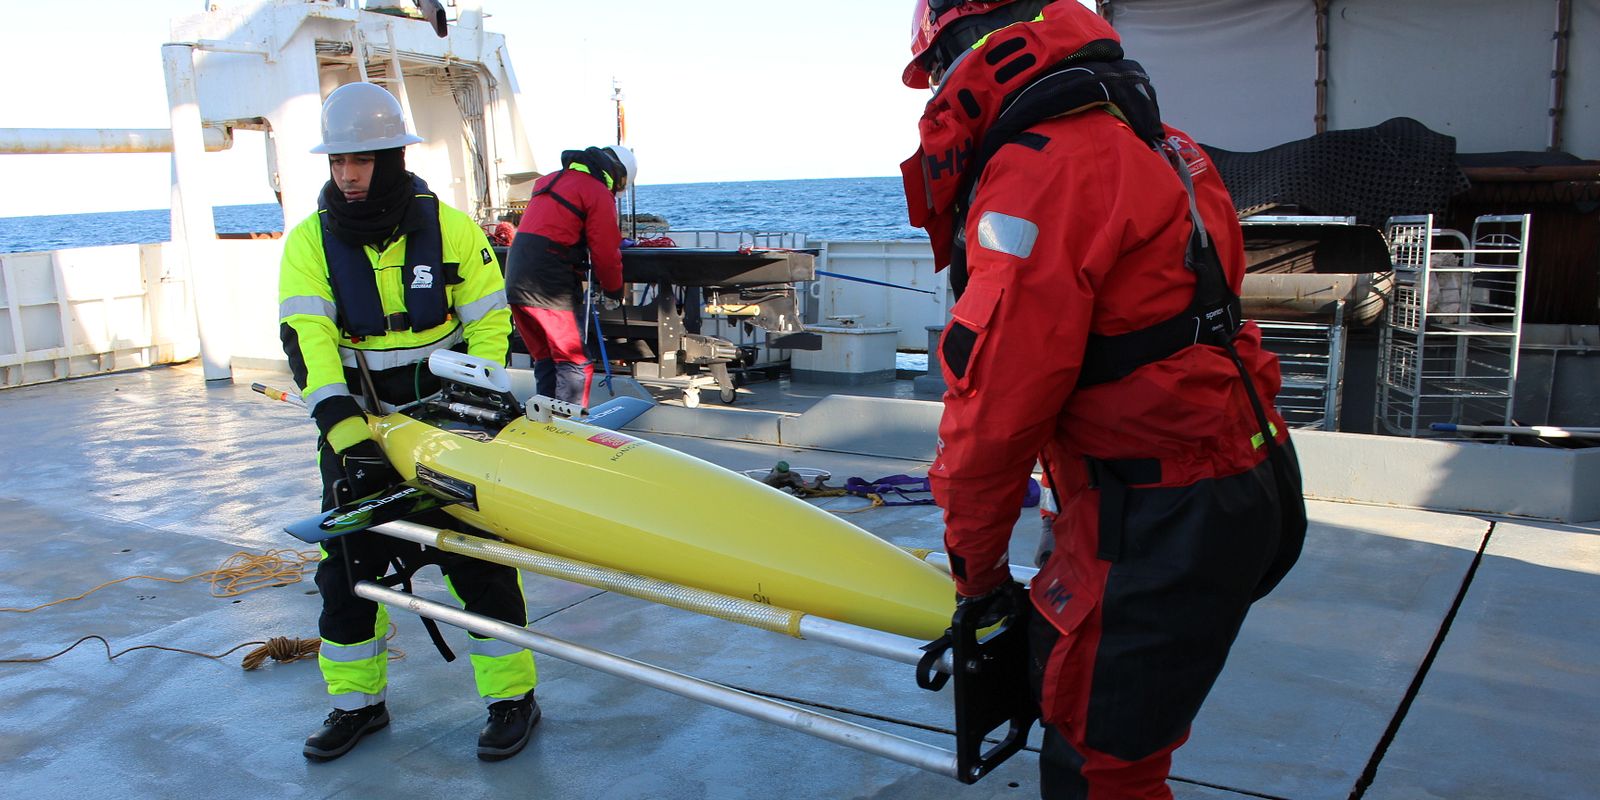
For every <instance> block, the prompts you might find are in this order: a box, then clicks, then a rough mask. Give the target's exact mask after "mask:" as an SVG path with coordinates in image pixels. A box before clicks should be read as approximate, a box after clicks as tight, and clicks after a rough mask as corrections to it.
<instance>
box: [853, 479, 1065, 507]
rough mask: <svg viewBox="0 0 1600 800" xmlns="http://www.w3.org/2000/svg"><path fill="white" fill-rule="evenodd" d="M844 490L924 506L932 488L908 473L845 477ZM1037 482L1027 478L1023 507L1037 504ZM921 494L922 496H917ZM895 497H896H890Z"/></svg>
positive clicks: (885, 501) (889, 503) (886, 501)
mask: <svg viewBox="0 0 1600 800" xmlns="http://www.w3.org/2000/svg"><path fill="white" fill-rule="evenodd" d="M844 490H845V491H846V492H849V493H850V494H853V495H857V496H859V497H866V496H867V495H873V494H875V495H877V496H878V497H879V499H881V500H883V504H884V505H886V506H926V505H932V504H933V489H932V488H931V487H930V486H929V485H928V479H927V478H926V477H922V478H913V477H912V476H910V475H885V476H884V477H882V478H878V479H877V480H872V481H869V480H866V479H864V478H846V479H845V481H844ZM1039 491H1040V490H1039V482H1038V481H1036V480H1034V479H1032V478H1029V479H1028V491H1027V494H1026V495H1025V496H1024V497H1023V499H1022V507H1023V508H1033V507H1034V506H1037V505H1039ZM917 495H922V496H917ZM891 498H897V499H891Z"/></svg>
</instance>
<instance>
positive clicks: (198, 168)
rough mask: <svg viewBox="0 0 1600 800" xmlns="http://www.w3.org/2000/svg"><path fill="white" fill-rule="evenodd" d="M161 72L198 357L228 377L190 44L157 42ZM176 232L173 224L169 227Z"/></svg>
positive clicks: (216, 374) (220, 276) (213, 376)
mask: <svg viewBox="0 0 1600 800" xmlns="http://www.w3.org/2000/svg"><path fill="white" fill-rule="evenodd" d="M161 61H162V66H163V67H164V68H165V71H166V77H167V104H168V107H169V109H170V111H171V117H172V164H173V191H172V201H173V209H172V211H173V215H174V217H175V218H176V217H181V218H182V222H183V230H182V233H183V238H182V239H181V240H180V241H176V242H175V244H176V245H177V246H178V247H179V248H181V249H182V251H183V253H184V255H185V260H186V261H187V262H188V268H189V270H188V272H189V281H190V284H191V286H192V287H193V292H194V295H193V296H194V310H195V324H196V326H197V328H198V329H199V333H200V360H201V362H202V364H203V365H204V372H205V379H206V380H207V381H208V382H209V381H231V380H233V366H232V363H231V359H232V351H231V349H230V346H231V342H230V338H231V336H230V334H231V328H230V325H231V324H232V323H231V321H230V320H229V319H228V305H229V302H228V294H229V292H228V284H227V280H228V279H227V273H226V272H225V271H223V268H222V265H220V264H218V263H216V256H215V250H216V248H215V247H214V246H213V243H215V242H216V239H217V229H216V223H215V222H214V221H213V220H212V218H211V198H210V194H209V193H208V191H207V188H206V184H205V172H204V168H203V167H204V165H203V164H202V163H201V157H202V155H203V154H204V152H205V145H204V141H203V138H202V133H201V119H200V97H199V92H198V91H197V89H196V86H195V71H194V46H193V45H186V44H167V45H162V47H161ZM173 227H174V229H175V232H176V228H177V225H174V226H173Z"/></svg>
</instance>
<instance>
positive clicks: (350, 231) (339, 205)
mask: <svg viewBox="0 0 1600 800" xmlns="http://www.w3.org/2000/svg"><path fill="white" fill-rule="evenodd" d="M373 154H374V155H376V156H377V158H378V160H377V162H376V163H374V164H373V165H372V184H371V185H370V186H369V187H368V188H367V199H365V200H360V201H357V202H354V203H351V202H348V201H346V200H345V199H344V192H341V191H339V187H338V186H337V185H336V184H335V183H334V182H333V179H332V178H331V177H330V178H329V179H328V183H327V184H326V185H324V186H323V187H322V205H323V207H324V208H326V209H328V228H329V230H331V231H333V234H334V235H335V236H338V237H339V238H340V239H342V240H343V241H345V242H347V243H349V244H353V245H355V246H357V247H364V246H367V245H381V244H383V243H384V242H386V241H389V240H390V239H392V238H394V237H395V235H396V229H397V228H399V227H400V223H401V222H403V221H404V220H405V217H406V210H407V209H409V208H410V207H411V198H412V196H413V195H414V194H415V191H414V190H413V188H412V183H411V173H409V172H407V171H406V151H405V148H403V147H393V148H390V149H388V150H377V151H374V153H373ZM329 173H330V175H331V173H332V170H331V168H330V170H329Z"/></svg>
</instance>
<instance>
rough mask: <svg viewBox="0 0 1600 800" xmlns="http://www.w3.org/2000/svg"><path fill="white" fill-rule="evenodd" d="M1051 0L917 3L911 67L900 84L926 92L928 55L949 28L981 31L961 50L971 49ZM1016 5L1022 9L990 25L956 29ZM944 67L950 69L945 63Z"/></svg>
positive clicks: (931, 62)
mask: <svg viewBox="0 0 1600 800" xmlns="http://www.w3.org/2000/svg"><path fill="white" fill-rule="evenodd" d="M1051 1H1052V0H917V10H916V12H915V13H914V14H913V15H912V17H911V63H909V64H907V65H906V69H905V72H904V73H902V74H901V76H900V80H901V81H903V82H904V83H905V85H907V86H909V87H911V88H913V89H926V88H928V79H929V78H930V77H931V75H930V73H931V72H932V69H933V67H934V61H935V58H934V56H935V54H934V53H930V52H929V51H930V50H933V48H934V44H935V43H936V42H938V41H939V37H940V35H941V34H944V33H945V32H946V31H949V30H950V29H952V28H963V29H966V30H969V31H973V30H975V29H981V32H977V33H975V35H970V36H968V37H964V38H970V40H971V41H963V43H962V45H961V46H962V47H970V46H971V45H972V44H973V43H974V42H976V41H977V40H978V39H979V38H981V37H982V35H983V34H985V33H988V32H989V31H991V30H994V29H995V28H999V27H1002V26H1004V25H1008V24H1010V23H1012V22H1016V21H1017V20H1018V19H1022V18H1024V17H1026V18H1028V19H1032V18H1033V16H1034V15H1036V14H1038V13H1039V9H1041V8H1043V7H1044V6H1046V5H1048V4H1049V3H1050V2H1051ZM1017 2H1022V4H1023V6H1024V7H1023V8H1016V9H1010V10H1009V11H1007V12H1006V14H1004V15H997V16H999V17H1000V18H999V19H997V20H996V21H995V22H993V23H992V24H987V25H977V24H973V23H976V22H978V21H977V20H972V21H971V22H969V23H968V24H966V25H956V24H955V23H957V22H958V21H959V20H963V19H967V18H969V17H977V16H983V15H988V14H990V13H991V12H994V11H997V10H999V9H1002V8H1005V7H1006V6H1009V5H1012V4H1014V3H1017ZM943 65H944V66H949V62H948V60H946V61H944V64H943Z"/></svg>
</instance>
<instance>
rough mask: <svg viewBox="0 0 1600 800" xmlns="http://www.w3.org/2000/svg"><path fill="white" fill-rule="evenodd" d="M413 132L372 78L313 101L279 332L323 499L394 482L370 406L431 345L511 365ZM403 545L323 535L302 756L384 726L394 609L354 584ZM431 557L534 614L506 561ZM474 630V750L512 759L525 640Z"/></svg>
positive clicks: (418, 365)
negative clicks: (302, 214) (314, 720)
mask: <svg viewBox="0 0 1600 800" xmlns="http://www.w3.org/2000/svg"><path fill="white" fill-rule="evenodd" d="M420 141H422V139H420V138H418V137H416V136H413V135H411V134H410V133H408V132H407V131H406V125H405V119H404V117H403V115H402V112H401V109H400V103H399V102H398V101H397V100H395V98H394V97H393V96H392V95H390V94H389V92H388V91H386V90H385V89H383V88H382V87H380V86H377V85H376V84H371V83H352V84H347V85H344V86H341V87H339V88H338V89H335V90H334V91H333V92H332V93H330V94H329V95H328V99H327V102H326V103H325V104H324V105H323V108H322V144H320V145H318V146H317V147H315V148H313V150H312V152H316V153H327V154H328V166H329V171H330V173H331V179H330V180H329V181H328V183H327V185H326V186H325V187H323V190H322V198H321V203H320V208H319V209H318V211H317V213H316V214H313V215H312V216H311V217H310V218H308V219H306V220H305V221H304V222H302V223H300V224H299V225H297V226H295V228H294V229H293V230H291V231H290V232H289V235H288V236H287V237H286V238H285V241H284V248H283V264H282V266H281V268H280V271H279V282H278V303H279V319H280V324H279V330H280V335H281V337H282V339H283V351H284V353H285V354H286V355H288V357H289V367H290V371H291V372H293V374H294V381H295V383H296V384H298V385H299V386H300V390H301V397H303V398H304V399H305V403H306V407H307V408H309V409H310V410H311V417H312V419H313V420H315V422H316V424H317V430H318V433H319V436H318V437H317V461H318V464H319V466H320V468H321V473H322V508H323V510H328V509H331V508H334V507H336V506H338V505H340V504H343V503H347V502H351V501H353V500H358V499H362V498H365V497H368V496H371V495H374V494H376V493H377V492H380V491H383V490H385V489H388V488H390V487H393V486H394V485H396V484H398V483H399V482H400V475H399V474H398V473H396V471H395V469H394V467H392V466H390V463H389V460H388V459H387V458H386V457H385V455H384V452H383V449H382V447H380V446H379V444H378V442H377V441H376V440H374V439H373V438H372V430H371V428H370V427H369V425H368V423H367V417H366V412H367V411H371V412H373V413H382V412H384V411H387V410H390V409H392V407H394V406H397V405H402V404H406V403H411V402H414V401H416V400H419V399H421V398H422V397H425V396H427V395H429V394H432V393H434V392H436V391H438V389H439V381H438V379H437V378H435V377H434V375H433V374H432V373H431V372H429V371H428V369H427V365H426V362H427V359H428V355H429V354H430V353H432V352H433V351H435V350H440V349H451V350H458V351H465V352H468V353H470V354H472V355H474V356H479V357H482V358H486V359H489V360H491V361H494V362H496V363H500V364H504V363H505V359H506V349H507V346H508V344H509V341H510V335H511V323H510V319H509V317H510V311H509V310H508V309H507V308H506V300H505V291H504V287H505V284H504V279H503V278H502V277H501V275H500V267H499V265H498V264H497V263H496V262H495V259H494V254H493V251H492V250H490V249H489V242H488V240H487V239H486V238H485V237H484V235H483V231H482V230H480V229H479V228H478V226H477V225H476V224H474V223H473V221H472V219H471V218H469V217H468V216H467V215H466V214H463V213H461V212H460V211H457V210H455V209H453V208H451V207H449V206H447V205H445V204H444V203H441V202H439V198H438V197H436V196H434V195H433V193H432V192H430V191H428V186H427V184H426V183H424V182H423V181H422V179H421V178H418V177H417V176H415V175H413V174H412V173H410V172H408V171H407V170H406V166H405V150H404V148H405V146H406V145H408V144H415V143H417V142H420ZM358 359H360V360H364V361H365V364H364V365H363V364H361V361H358ZM358 365H360V366H361V368H362V369H368V370H369V371H370V375H371V385H372V388H373V389H374V391H375V393H376V394H377V397H376V398H370V399H369V402H376V403H378V404H379V405H380V406H384V407H380V408H367V409H363V407H362V404H361V403H360V402H359V401H358V400H357V399H356V396H355V394H354V393H352V392H351V390H350V387H351V386H361V385H362V376H361V372H360V371H358ZM448 520H449V518H448V517H445V518H444V519H443V520H436V519H422V520H419V521H422V522H427V523H429V524H444V525H448V524H450V523H449V522H448ZM402 548H409V549H410V550H411V551H412V552H415V548H416V546H415V545H411V544H409V543H404V542H400V541H398V540H395V539H391V538H389V537H387V536H384V535H382V534H378V533H371V532H366V531H362V532H358V533H352V534H347V535H345V536H340V537H337V538H333V539H329V540H327V541H326V542H325V543H323V546H322V561H321V562H320V563H319V564H318V565H317V589H318V590H319V592H320V593H321V595H322V615H321V616H320V617H319V618H318V621H317V628H318V631H319V632H320V634H321V636H322V648H321V653H320V654H319V655H318V657H317V663H318V664H319V665H320V666H321V668H322V676H323V679H324V680H325V681H326V683H327V686H328V694H329V696H330V697H331V699H332V701H333V712H332V713H331V714H329V715H328V718H327V720H326V721H325V722H324V723H323V725H322V727H321V728H319V729H318V730H317V731H316V732H314V733H312V734H311V736H310V737H309V738H307V739H306V742H305V748H304V753H305V756H306V758H309V759H312V760H316V761H326V760H329V759H333V758H338V757H339V756H342V755H344V754H345V753H346V752H348V751H349V750H350V748H352V747H354V746H355V745H356V743H357V742H358V741H360V740H361V737H363V736H365V735H366V734H368V733H371V732H372V731H375V730H378V729H380V728H383V727H384V726H386V725H388V724H389V711H388V707H387V705H386V703H385V690H386V687H387V685H388V651H387V646H386V644H385V639H386V634H387V633H388V630H389V615H388V612H387V611H386V610H385V609H384V607H383V606H381V605H378V604H377V603H374V602H372V601H371V600H367V599H364V598H360V597H357V596H355V594H354V593H353V590H352V587H353V586H354V585H355V582H356V581H360V580H377V579H378V578H380V577H382V576H383V574H384V573H385V572H387V571H388V569H389V564H390V562H391V561H392V560H394V559H396V558H397V557H399V555H400V554H401V553H402ZM429 556H430V558H431V561H432V563H438V564H439V565H440V569H441V570H442V571H443V572H444V576H445V583H446V585H447V586H449V587H450V590H451V592H452V593H453V594H454V595H455V596H456V597H457V598H458V599H459V600H460V601H461V602H462V604H463V605H464V606H465V607H466V608H467V610H468V611H473V612H476V613H479V614H483V615H485V616H489V617H493V618H495V619H498V620H502V621H504V622H509V623H511V624H513V625H526V624H527V623H528V612H527V607H526V605H525V603H524V600H523V596H522V579H521V575H520V574H519V573H518V572H517V571H516V570H515V569H513V568H511V567H506V566H501V565H498V564H490V563H487V562H483V561H479V560H477V559H472V558H467V557H465V556H458V555H452V554H446V553H440V552H438V551H430V553H429ZM469 641H470V643H471V660H472V672H473V677H474V678H475V679H476V681H477V688H478V694H479V695H481V696H482V697H483V700H484V702H485V703H486V704H487V705H488V706H489V721H488V723H487V724H486V725H485V726H484V728H483V730H482V732H481V733H480V734H479V736H478V757H479V758H482V759H484V760H489V761H493V760H498V759H501V758H506V757H508V756H510V755H513V754H515V753H516V752H518V751H519V750H521V749H522V748H523V746H524V745H526V744H527V742H528V739H529V737H530V736H531V735H532V732H533V726H534V723H536V722H538V720H539V704H538V703H537V702H535V701H534V698H533V688H534V685H535V684H536V683H537V682H538V674H537V672H536V670H535V667H534V662H533V654H532V653H530V652H528V651H527V650H524V649H522V648H520V647H517V646H515V645H510V644H506V643H504V642H501V641H498V640H495V639H482V638H479V637H477V636H470V637H469Z"/></svg>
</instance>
